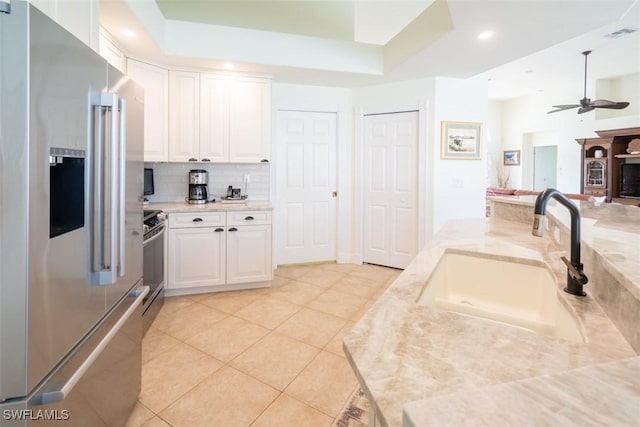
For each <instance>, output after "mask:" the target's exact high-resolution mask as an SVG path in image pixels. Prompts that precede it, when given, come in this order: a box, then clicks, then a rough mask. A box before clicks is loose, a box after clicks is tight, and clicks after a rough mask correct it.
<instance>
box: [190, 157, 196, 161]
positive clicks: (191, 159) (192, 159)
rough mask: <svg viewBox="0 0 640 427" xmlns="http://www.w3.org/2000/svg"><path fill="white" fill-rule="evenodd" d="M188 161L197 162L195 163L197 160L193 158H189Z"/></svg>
mask: <svg viewBox="0 0 640 427" xmlns="http://www.w3.org/2000/svg"><path fill="white" fill-rule="evenodd" d="M189 161H190V162H197V161H198V159H196V158H194V157H191V158H190V159H189Z"/></svg>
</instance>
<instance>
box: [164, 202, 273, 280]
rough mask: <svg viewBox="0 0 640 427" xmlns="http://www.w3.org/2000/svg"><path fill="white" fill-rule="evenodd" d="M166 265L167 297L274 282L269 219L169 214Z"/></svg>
mask: <svg viewBox="0 0 640 427" xmlns="http://www.w3.org/2000/svg"><path fill="white" fill-rule="evenodd" d="M168 261H169V262H168V264H169V265H168V270H169V271H168V283H167V289H168V290H169V292H171V290H176V291H178V290H183V291H184V290H185V289H193V290H194V291H196V292H210V291H215V290H216V289H218V290H226V289H241V288H242V284H245V283H246V284H251V283H253V284H255V283H256V282H265V281H269V280H272V279H273V264H272V257H271V213H270V212H264V211H256V212H228V213H226V214H225V213H224V212H215V213H214V212H209V213H201V214H200V213H199V214H187V213H172V214H169V245H168ZM249 287H254V286H249ZM195 288H198V289H197V290H196V289H195ZM181 293H186V292H181Z"/></svg>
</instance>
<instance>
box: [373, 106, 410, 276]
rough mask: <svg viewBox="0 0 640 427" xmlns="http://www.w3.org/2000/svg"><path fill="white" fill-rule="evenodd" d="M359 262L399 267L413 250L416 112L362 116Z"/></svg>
mask: <svg viewBox="0 0 640 427" xmlns="http://www.w3.org/2000/svg"><path fill="white" fill-rule="evenodd" d="M364 129H365V141H364V181H365V182H364V251H363V261H364V262H368V263H371V264H379V265H386V266H389V267H396V268H404V267H406V266H407V264H409V262H410V261H411V260H412V259H413V258H414V257H415V256H416V254H417V250H418V112H417V111H411V112H404V113H392V114H377V115H369V116H365V118H364Z"/></svg>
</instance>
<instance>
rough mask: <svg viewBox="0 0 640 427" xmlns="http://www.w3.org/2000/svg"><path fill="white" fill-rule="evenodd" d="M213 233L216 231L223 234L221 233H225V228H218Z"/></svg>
mask: <svg viewBox="0 0 640 427" xmlns="http://www.w3.org/2000/svg"><path fill="white" fill-rule="evenodd" d="M213 231H215V232H216V233H221V232H223V231H224V228H220V227H218V228H216V229H215V230H213Z"/></svg>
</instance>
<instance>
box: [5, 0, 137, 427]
mask: <svg viewBox="0 0 640 427" xmlns="http://www.w3.org/2000/svg"><path fill="white" fill-rule="evenodd" d="M143 108H144V105H143V92H142V89H141V88H140V87H139V86H137V85H135V84H134V83H133V82H132V81H130V80H129V79H128V78H127V77H126V76H123V75H122V74H121V73H120V72H118V71H117V70H116V69H114V68H113V67H111V66H109V65H108V64H107V62H106V61H105V60H104V59H102V58H101V57H100V56H99V55H98V54H96V53H95V52H94V51H93V50H91V49H90V48H89V47H88V46H86V45H84V44H83V43H81V42H80V41H78V40H77V39H76V38H75V37H74V36H72V35H71V34H70V33H68V32H67V31H65V30H64V29H62V27H60V26H59V25H57V24H56V23H55V22H53V21H52V20H50V19H49V18H48V17H46V16H45V15H44V14H42V13H41V12H40V11H38V10H37V9H36V8H34V7H33V6H30V5H29V4H28V3H26V2H24V1H21V0H13V1H12V2H11V3H10V4H9V5H6V3H3V7H2V8H0V409H1V410H2V411H1V413H0V425H2V426H3V427H4V426H25V425H64V426H65V427H66V426H74V425H77V426H101V425H112V426H121V425H124V424H125V423H126V420H127V417H128V416H129V414H130V412H131V410H132V409H133V407H134V405H135V403H136V400H137V397H138V394H139V392H140V367H141V366H140V365H141V357H140V349H141V338H142V324H141V307H140V303H141V301H142V299H143V297H144V295H145V293H146V292H148V288H147V287H145V286H143V284H142V234H143V228H142V218H143V215H142V193H143V130H142V129H143Z"/></svg>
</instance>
